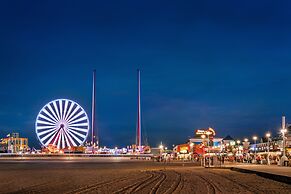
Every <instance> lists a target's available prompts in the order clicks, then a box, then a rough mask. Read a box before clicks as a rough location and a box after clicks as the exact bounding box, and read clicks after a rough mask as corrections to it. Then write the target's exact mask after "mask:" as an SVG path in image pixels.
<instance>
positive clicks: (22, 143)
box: [0, 133, 28, 153]
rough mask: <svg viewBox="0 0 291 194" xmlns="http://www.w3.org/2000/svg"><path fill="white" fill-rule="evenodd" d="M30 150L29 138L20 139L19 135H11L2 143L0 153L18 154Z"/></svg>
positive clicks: (2, 140)
mask: <svg viewBox="0 0 291 194" xmlns="http://www.w3.org/2000/svg"><path fill="white" fill-rule="evenodd" d="M27 149H28V138H23V137H19V133H10V134H8V135H7V137H6V138H2V139H1V141H0V152H6V153H17V152H20V151H26V150H27Z"/></svg>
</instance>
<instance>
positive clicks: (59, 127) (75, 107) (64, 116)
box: [35, 99, 89, 149]
mask: <svg viewBox="0 0 291 194" xmlns="http://www.w3.org/2000/svg"><path fill="white" fill-rule="evenodd" d="M35 132H36V134H37V137H38V139H39V141H40V142H41V144H42V145H43V146H46V147H47V146H48V145H53V146H56V147H57V148H58V149H64V148H66V147H71V146H80V145H82V144H83V143H84V142H85V141H86V139H87V136H88V133H89V119H88V116H87V114H86V112H85V111H84V109H83V108H82V107H81V106H80V105H79V104H77V103H76V102H74V101H72V100H67V99H58V100H54V101H51V102H49V103H48V104H46V105H45V106H44V107H43V108H42V109H41V110H40V112H39V113H38V116H37V118H36V122H35Z"/></svg>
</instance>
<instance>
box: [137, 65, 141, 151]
mask: <svg viewBox="0 0 291 194" xmlns="http://www.w3.org/2000/svg"><path fill="white" fill-rule="evenodd" d="M137 82H138V87H137V122H136V146H138V149H139V150H140V149H141V106H140V89H141V88H140V85H141V83H140V70H139V69H138V70H137Z"/></svg>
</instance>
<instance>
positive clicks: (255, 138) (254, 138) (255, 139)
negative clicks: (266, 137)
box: [253, 136, 258, 161]
mask: <svg viewBox="0 0 291 194" xmlns="http://www.w3.org/2000/svg"><path fill="white" fill-rule="evenodd" d="M257 139H258V137H257V136H254V137H253V140H254V141H255V148H254V149H255V161H257Z"/></svg>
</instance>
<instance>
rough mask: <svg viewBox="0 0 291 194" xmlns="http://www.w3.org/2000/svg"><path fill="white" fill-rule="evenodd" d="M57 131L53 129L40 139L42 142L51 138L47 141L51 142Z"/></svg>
mask: <svg viewBox="0 0 291 194" xmlns="http://www.w3.org/2000/svg"><path fill="white" fill-rule="evenodd" d="M56 133H57V130H55V131H52V132H50V133H49V134H47V135H46V136H44V137H42V138H41V139H40V140H41V141H42V142H44V141H45V140H46V139H48V138H50V139H49V141H47V142H46V143H47V144H49V142H51V139H53V137H54V136H55V134H56Z"/></svg>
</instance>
